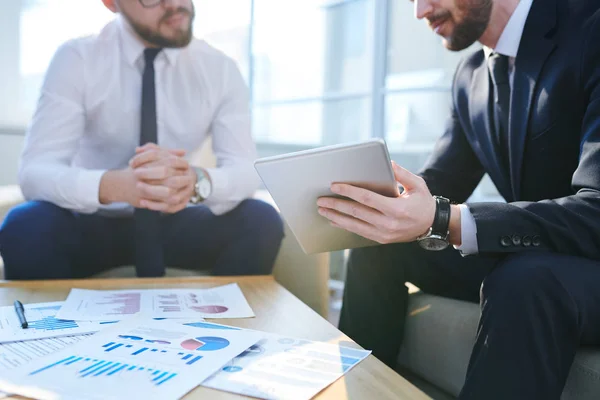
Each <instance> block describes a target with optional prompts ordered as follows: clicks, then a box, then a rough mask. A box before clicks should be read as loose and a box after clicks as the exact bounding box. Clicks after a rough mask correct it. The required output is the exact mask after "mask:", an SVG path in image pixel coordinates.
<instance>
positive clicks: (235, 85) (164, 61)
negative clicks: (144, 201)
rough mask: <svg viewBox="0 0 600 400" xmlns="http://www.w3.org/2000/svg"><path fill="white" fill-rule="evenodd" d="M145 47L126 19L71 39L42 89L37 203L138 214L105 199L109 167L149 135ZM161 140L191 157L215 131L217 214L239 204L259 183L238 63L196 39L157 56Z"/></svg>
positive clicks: (24, 184)
mask: <svg viewBox="0 0 600 400" xmlns="http://www.w3.org/2000/svg"><path fill="white" fill-rule="evenodd" d="M143 51H144V46H143V44H142V43H141V42H140V41H139V40H138V39H137V37H136V36H135V34H134V33H133V31H132V29H131V27H130V25H129V24H128V23H127V22H126V20H125V19H124V18H123V17H121V16H117V17H116V18H115V20H114V21H112V22H110V23H109V24H107V25H106V26H105V27H104V28H103V30H102V31H101V32H100V33H99V34H98V35H94V36H90V37H85V38H78V39H74V40H71V41H69V42H67V43H65V44H63V45H62V46H61V47H60V48H59V49H58V50H57V52H56V54H55V55H54V57H53V60H52V62H51V63H50V66H49V68H48V71H47V73H46V76H45V79H44V83H43V85H42V89H41V94H40V98H39V102H38V105H37V110H36V112H35V114H34V117H33V119H32V122H31V125H30V127H29V129H28V132H27V135H26V139H25V148H24V150H23V153H22V156H21V161H20V165H19V183H20V185H21V189H22V191H23V193H24V195H25V197H26V198H27V199H29V200H46V201H49V202H52V203H54V204H56V205H58V206H60V207H63V208H67V209H72V210H75V211H79V212H82V213H93V212H96V211H100V212H103V213H104V214H108V215H110V214H115V215H116V214H123V213H126V214H128V213H131V212H132V210H133V208H132V207H131V206H129V205H127V204H112V205H109V206H104V205H101V204H100V202H99V198H98V195H99V187H100V180H101V178H102V175H103V174H104V173H105V172H106V171H107V170H114V169H121V168H124V167H126V166H127V165H128V162H129V160H130V159H131V158H132V157H133V155H134V152H135V148H136V146H138V145H139V140H140V115H141V93H142V92H141V91H142V71H143V68H144V57H143ZM154 65H155V70H156V103H157V104H156V107H157V126H158V144H159V145H160V146H163V147H165V148H178V149H184V150H186V151H187V154H188V155H190V154H191V153H193V152H194V151H196V150H198V149H199V148H200V147H201V145H202V143H203V142H204V140H205V139H206V138H207V137H208V136H209V135H210V134H212V138H213V151H214V153H215V156H216V158H217V167H216V168H207V171H208V173H209V175H210V178H211V180H212V183H213V192H212V194H211V196H210V198H209V199H207V200H206V201H205V204H206V205H207V206H208V207H209V208H210V209H211V211H212V212H213V213H215V214H222V213H225V212H227V211H229V210H231V209H233V208H234V207H235V206H236V205H237V204H239V202H241V201H242V200H244V199H245V198H248V197H251V196H252V194H253V193H254V191H255V190H256V189H257V188H258V183H259V181H258V175H257V174H256V172H255V171H254V167H253V162H254V160H255V158H256V147H255V144H254V141H253V139H252V136H251V132H250V113H249V99H248V91H247V87H246V84H245V82H244V80H243V78H242V76H241V74H240V72H239V70H238V68H237V66H236V64H235V62H234V61H233V60H231V59H230V58H228V57H227V56H225V55H224V54H223V53H221V52H220V51H218V50H216V49H214V48H212V47H211V46H209V45H208V44H207V43H206V42H204V41H202V40H198V39H193V40H192V42H191V43H190V44H189V45H188V46H187V47H185V48H182V49H164V50H163V51H161V52H160V54H159V55H158V57H157V58H156V60H155V63H154ZM198 166H199V167H202V166H201V165H198Z"/></svg>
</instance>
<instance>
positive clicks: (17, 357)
mask: <svg viewBox="0 0 600 400" xmlns="http://www.w3.org/2000/svg"><path fill="white" fill-rule="evenodd" d="M91 336H92V334H88V335H77V336H64V337H58V338H49V339H38V340H28V341H26V342H13V343H3V344H0V372H1V371H8V370H12V369H15V368H18V367H21V366H23V365H26V364H27V363H29V362H31V361H33V360H37V359H38V358H40V357H43V356H47V355H48V354H52V353H54V352H56V351H58V350H60V349H63V348H65V347H68V346H71V345H73V344H75V343H78V342H80V341H82V340H84V339H87V338H89V337H91Z"/></svg>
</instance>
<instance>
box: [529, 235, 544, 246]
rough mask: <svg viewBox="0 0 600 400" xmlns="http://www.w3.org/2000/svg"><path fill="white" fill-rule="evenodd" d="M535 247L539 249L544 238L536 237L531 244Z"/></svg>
mask: <svg viewBox="0 0 600 400" xmlns="http://www.w3.org/2000/svg"><path fill="white" fill-rule="evenodd" d="M531 243H532V244H533V245H534V246H535V247H539V246H540V245H541V244H542V238H541V237H539V236H537V235H535V236H534V237H533V241H532V242H531Z"/></svg>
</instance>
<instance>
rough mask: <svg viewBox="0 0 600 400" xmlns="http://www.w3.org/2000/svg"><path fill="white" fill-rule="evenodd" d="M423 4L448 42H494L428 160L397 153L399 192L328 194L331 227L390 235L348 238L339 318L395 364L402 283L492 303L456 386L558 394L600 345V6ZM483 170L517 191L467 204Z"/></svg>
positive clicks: (490, 394)
mask: <svg viewBox="0 0 600 400" xmlns="http://www.w3.org/2000/svg"><path fill="white" fill-rule="evenodd" d="M414 3H415V5H414V8H415V15H416V16H417V18H419V19H426V20H427V22H428V24H429V26H430V27H431V29H432V30H433V31H434V32H435V33H436V34H438V35H439V36H441V37H442V38H443V42H444V45H445V46H446V47H447V48H448V49H450V50H462V49H465V48H467V47H469V46H470V45H471V44H473V43H474V42H475V41H479V42H480V43H481V44H482V45H483V46H484V48H483V49H482V50H478V51H475V52H473V53H472V54H469V55H467V56H466V57H465V58H464V60H462V62H461V63H460V64H459V65H458V67H457V70H456V73H455V76H454V81H453V87H452V91H451V94H452V115H451V118H449V120H448V124H447V128H446V131H445V132H444V134H443V135H442V136H441V137H440V139H439V140H438V142H437V144H436V146H435V149H434V151H433V153H432V155H431V157H430V158H429V160H428V162H427V163H426V165H425V166H424V167H423V169H422V170H421V171H420V173H419V174H418V175H415V174H412V173H410V172H409V171H407V170H405V169H402V168H401V167H399V166H398V165H394V166H393V169H394V171H395V174H396V180H397V181H398V183H399V184H400V185H402V186H403V192H402V193H401V194H400V193H398V196H397V197H395V198H388V197H383V196H380V195H378V194H377V193H373V192H369V191H367V190H364V189H360V188H357V187H353V186H350V185H333V187H332V191H333V192H334V193H336V194H339V195H341V196H342V198H339V199H335V198H322V199H319V201H318V205H319V207H320V208H319V212H320V213H321V214H322V215H323V216H325V217H326V218H328V219H329V220H330V221H331V223H332V224H334V226H337V227H340V228H343V229H346V230H349V231H351V232H355V233H357V234H360V235H362V236H365V237H367V238H370V239H372V240H375V241H377V242H379V243H382V245H381V246H373V247H369V248H364V249H356V250H354V251H352V253H351V256H350V260H349V263H348V275H347V280H346V287H345V293H344V303H343V309H342V313H341V318H340V329H341V330H342V331H344V333H346V334H347V335H349V336H350V337H352V338H353V339H354V340H356V341H357V342H358V343H359V344H361V345H362V346H364V347H366V348H369V349H372V350H373V354H374V355H375V356H377V357H379V358H380V359H381V360H383V361H384V362H385V363H387V364H388V365H389V366H391V367H396V365H397V359H398V352H399V349H400V344H401V342H402V336H403V331H404V323H405V319H406V311H407V303H408V293H407V288H406V286H405V282H411V283H413V284H415V285H416V286H418V287H419V288H420V289H421V290H423V291H425V292H428V293H432V294H437V295H441V296H446V297H452V298H456V299H461V300H467V301H473V302H480V304H481V319H480V323H479V329H478V332H477V337H476V341H475V344H474V348H473V352H472V355H471V359H470V363H469V367H468V369H467V373H466V380H465V384H464V386H463V388H462V391H461V393H460V396H459V398H460V399H463V400H464V399H473V400H479V399H486V400H492V399H499V400H500V399H501V400H505V399H511V400H512V399H540V400H542V399H543V400H546V399H559V398H560V396H561V393H562V391H563V387H564V385H565V382H566V380H567V376H568V375H569V370H570V368H571V365H572V363H573V359H574V357H575V353H576V352H577V349H578V346H580V345H583V346H598V345H600V290H598V287H600V262H599V261H600V229H598V227H599V226H600V68H599V66H600V46H598V43H599V42H600V5H599V4H598V2H597V1H592V0H520V1H519V0H414ZM409 56H410V55H409ZM392 112H393V111H392ZM485 173H487V174H489V176H490V178H491V179H492V181H493V182H494V184H495V185H496V187H497V189H498V191H499V192H500V194H501V195H502V196H503V197H504V199H505V200H506V202H504V203H500V202H495V203H491V202H490V203H469V204H465V203H466V201H467V199H468V198H469V197H470V195H471V193H472V192H473V190H474V189H475V187H476V186H477V185H478V184H479V182H480V181H481V178H482V177H483V175H484V174H485ZM432 194H433V195H436V196H432ZM344 197H345V198H349V200H348V199H344ZM449 244H451V245H453V246H454V248H453V246H449ZM432 250H433V251H432ZM482 282H483V285H482ZM425 312H427V311H425ZM411 318H418V315H417V316H414V317H411ZM474 333H475V332H474ZM424 334H431V335H443V334H444V332H434V333H426V332H424ZM439 357H444V355H442V354H440V355H439ZM457 367H458V366H457Z"/></svg>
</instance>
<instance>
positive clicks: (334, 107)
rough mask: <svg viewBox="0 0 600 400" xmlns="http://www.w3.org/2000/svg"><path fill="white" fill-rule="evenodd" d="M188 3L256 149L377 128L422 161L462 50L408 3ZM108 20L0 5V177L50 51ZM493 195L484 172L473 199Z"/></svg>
mask: <svg viewBox="0 0 600 400" xmlns="http://www.w3.org/2000/svg"><path fill="white" fill-rule="evenodd" d="M194 3H195V6H196V14H197V16H196V21H195V26H194V32H195V36H197V37H199V38H203V39H205V40H207V41H208V42H209V43H210V44H212V45H213V46H215V47H217V48H219V49H221V50H222V51H224V52H225V53H226V54H228V55H229V56H231V57H233V58H234V59H235V60H236V61H237V63H238V65H239V67H240V69H241V71H242V73H243V75H244V77H245V79H246V82H247V84H248V87H249V89H250V92H251V101H252V104H251V108H252V120H253V122H252V123H253V134H254V138H255V140H256V143H257V145H258V150H259V155H260V156H267V155H275V154H281V153H287V152H291V151H297V150H303V149H307V148H312V147H316V146H321V145H329V144H335V143H341V142H349V141H357V140H362V139H366V138H369V137H378V138H384V139H385V140H386V142H387V144H388V147H389V150H390V153H391V156H392V158H393V159H394V160H396V162H398V163H399V164H401V165H403V166H405V167H406V168H408V169H410V170H413V171H415V170H417V169H418V168H419V167H420V166H421V165H422V164H423V163H424V161H425V159H426V158H427V156H428V154H429V153H430V151H431V150H432V147H433V145H434V142H435V139H436V138H437V137H438V136H439V135H440V134H441V133H442V131H443V127H444V124H445V120H446V118H447V116H448V115H449V111H450V104H451V102H450V95H449V93H450V85H451V81H452V76H453V72H454V69H455V67H456V64H457V62H458V60H459V59H460V57H462V56H463V55H464V54H463V53H464V52H463V53H452V52H449V51H447V50H446V49H444V48H443V46H442V44H441V41H440V39H439V38H438V37H437V36H436V35H434V34H433V33H432V32H431V31H430V29H429V28H428V27H427V26H426V24H425V22H423V21H417V20H416V19H415V18H414V16H413V4H412V3H411V2H410V1H409V0H195V1H194ZM112 18H114V16H113V14H112V13H110V12H109V11H108V10H106V9H105V8H104V6H103V4H102V2H101V1H100V0H9V1H7V0H4V1H2V2H0V57H1V58H0V185H10V184H16V180H17V178H16V171H17V161H18V157H19V153H20V151H21V147H22V144H23V138H24V133H25V131H26V128H27V125H28V122H29V120H30V117H31V115H32V113H33V111H34V107H35V105H36V101H37V97H38V91H39V87H40V84H41V81H42V79H43V75H44V72H45V70H46V68H47V66H48V63H49V61H50V59H51V57H52V55H53V53H54V51H55V50H56V48H57V47H58V46H59V45H60V44H61V43H63V42H64V41H66V40H68V39H70V38H73V37H77V36H83V35H89V34H93V33H96V32H98V31H99V30H100V29H101V28H102V27H103V26H104V25H105V24H106V23H107V22H108V21H110V20H111V19H112ZM472 50H474V49H467V50H465V52H470V51H472ZM495 196H496V192H495V189H494V188H493V186H492V185H491V184H490V182H489V181H488V180H487V179H486V180H484V182H483V184H482V185H480V187H479V188H478V189H477V191H476V193H475V194H474V195H473V200H484V199H488V198H494V197H495ZM342 258H343V254H334V255H332V269H331V271H332V277H334V278H338V279H343V268H342V267H341V265H342V261H337V262H336V259H338V260H341V259H342ZM336 265H337V267H336Z"/></svg>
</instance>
